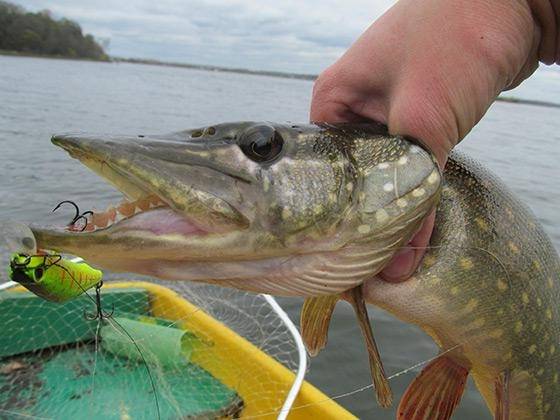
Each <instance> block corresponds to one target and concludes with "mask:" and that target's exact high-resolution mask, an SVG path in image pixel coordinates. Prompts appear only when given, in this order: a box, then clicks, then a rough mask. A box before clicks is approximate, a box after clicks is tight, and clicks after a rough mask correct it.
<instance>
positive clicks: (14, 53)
mask: <svg viewBox="0 0 560 420" xmlns="http://www.w3.org/2000/svg"><path fill="white" fill-rule="evenodd" d="M0 55H5V56H8V57H32V58H50V59H53V60H72V61H93V62H99V63H110V62H111V58H109V59H107V60H100V59H96V58H86V57H71V56H65V55H50V54H38V53H33V52H26V51H8V50H0Z"/></svg>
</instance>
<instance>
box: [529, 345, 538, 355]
mask: <svg viewBox="0 0 560 420" xmlns="http://www.w3.org/2000/svg"><path fill="white" fill-rule="evenodd" d="M536 351H537V346H536V345H535V344H531V345H530V346H529V354H533V353H534V352H536Z"/></svg>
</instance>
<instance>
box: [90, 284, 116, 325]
mask: <svg viewBox="0 0 560 420" xmlns="http://www.w3.org/2000/svg"><path fill="white" fill-rule="evenodd" d="M101 287H103V280H101V281H100V282H99V283H97V285H96V286H95V306H96V312H95V313H94V314H89V313H88V312H87V310H85V309H84V318H85V319H87V320H88V321H94V320H96V319H101V320H103V319H105V318H111V317H112V316H113V313H115V304H114V303H113V305H112V306H113V308H112V309H111V312H109V313H107V312H105V311H103V309H102V308H101Z"/></svg>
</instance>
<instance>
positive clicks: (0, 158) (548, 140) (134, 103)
mask: <svg viewBox="0 0 560 420" xmlns="http://www.w3.org/2000/svg"><path fill="white" fill-rule="evenodd" d="M311 89H312V82H309V81H302V80H292V79H281V78H272V77H264V76H250V75H241V74H233V73H220V72H207V71H198V70H187V69H179V68H171V67H157V66H147V65H133V64H110V63H92V62H81V61H66V60H46V59H34V58H17V57H2V56H0V146H1V147H2V151H1V153H0V219H1V220H21V221H36V222H40V221H45V220H47V221H49V222H53V223H65V222H67V217H68V215H67V214H64V215H62V214H61V215H54V216H52V215H51V214H50V212H51V209H52V208H53V206H54V205H55V204H56V203H58V202H60V201H62V200H66V199H72V200H74V201H76V202H78V203H79V204H80V206H81V207H82V208H83V209H89V208H93V207H95V208H97V209H104V208H105V207H106V206H107V205H108V204H110V203H114V202H116V201H118V200H120V193H118V192H116V191H115V190H114V189H112V188H111V187H109V186H107V185H106V184H105V183H104V182H103V181H101V180H100V179H99V178H97V176H95V175H94V174H92V173H91V172H89V171H88V170H87V169H86V168H85V167H83V166H82V165H81V164H79V163H78V162H77V161H74V160H71V159H70V158H68V156H67V155H66V153H64V152H63V151H62V150H60V149H58V148H55V147H53V146H52V145H51V144H50V142H49V138H50V136H51V135H52V134H53V133H59V132H67V131H90V132H98V133H99V132H112V133H129V134H137V133H165V132H171V131H176V130H182V129H185V128H192V127H196V126H203V125H207V124H212V123H217V122H223V121H235V120H269V121H294V122H296V121H297V122H302V121H306V120H307V119H308V106H309V101H310V96H311ZM509 95H515V96H519V97H524V98H529V99H540V100H548V101H555V102H560V72H559V71H558V69H545V70H542V71H540V72H539V73H538V74H537V75H536V76H535V77H534V78H533V79H532V80H530V81H529V82H527V83H525V84H524V85H523V86H521V87H520V88H518V89H517V90H515V91H514V92H513V93H509ZM460 147H461V148H462V149H464V150H467V151H468V152H470V153H471V154H472V155H474V156H475V157H477V158H479V159H480V160H481V161H483V162H484V163H485V164H486V165H487V166H489V167H490V168H492V169H493V170H494V171H495V172H496V173H498V174H499V175H500V176H501V177H502V178H503V179H504V180H505V182H506V183H507V184H508V185H509V186H510V187H511V188H512V189H513V190H514V191H516V192H517V193H518V194H519V195H520V196H521V197H522V199H523V200H524V201H525V202H526V203H528V204H529V206H530V207H531V208H532V209H533V211H534V212H535V213H536V214H537V216H538V218H539V220H540V221H541V222H542V223H543V225H544V226H545V229H546V230H547V232H548V233H549V235H550V236H551V237H552V240H553V242H554V244H555V246H556V248H557V249H560V225H559V224H558V215H559V214H560V193H559V191H558V183H559V182H560V169H559V162H560V109H552V108H542V107H534V106H526V105H518V104H508V103H496V104H495V105H493V106H492V108H491V109H490V111H489V112H488V114H487V115H486V117H485V118H484V120H483V121H482V122H481V123H480V124H479V125H478V126H477V127H476V128H475V129H474V130H473V132H472V133H471V134H470V135H469V136H468V138H467V139H465V140H464V142H463V143H462V144H461V145H460ZM2 257H3V259H2V261H4V260H5V257H6V255H3V256H2ZM0 270H4V268H2V267H0ZM281 302H282V304H283V305H284V306H285V308H286V309H287V310H288V311H289V312H290V314H291V316H292V318H293V319H294V320H297V319H298V313H299V308H300V304H301V301H300V300H297V299H282V300H281ZM370 314H371V315H372V317H373V318H374V328H375V332H376V338H377V340H378V344H379V346H380V349H381V354H382V356H383V359H384V362H385V367H386V370H387V371H388V373H389V374H393V373H395V372H399V371H401V370H403V369H405V368H408V367H410V366H412V365H414V364H416V363H417V362H420V361H422V360H426V359H428V358H430V357H432V356H434V355H435V354H436V348H435V345H434V344H433V343H432V342H431V340H430V339H429V338H428V337H426V336H425V335H424V334H423V333H422V332H420V331H419V330H418V329H417V328H415V327H413V326H410V325H407V324H403V323H401V322H399V321H397V320H395V319H394V318H392V317H391V316H389V315H387V314H386V313H384V312H382V311H380V310H377V309H374V308H371V309H370ZM419 370H420V368H418V369H414V370H413V371H412V372H410V373H408V374H405V375H402V376H400V377H398V378H396V379H394V380H393V381H392V386H393V389H394V391H395V394H396V401H398V399H399V397H400V395H401V394H402V392H403V391H404V389H405V388H406V386H407V385H408V383H410V381H411V380H412V378H413V377H414V375H415V374H416V373H417V372H418V371H419ZM307 379H308V380H310V381H311V382H312V383H314V384H315V385H317V386H318V387H319V388H321V389H322V390H323V391H324V392H326V393H327V394H328V395H331V396H334V395H339V394H342V393H346V392H349V391H352V390H354V389H356V388H359V387H361V386H363V385H366V384H368V383H370V382H371V381H370V377H369V372H368V368H367V359H366V354H365V349H364V345H363V342H362V338H361V336H360V333H359V330H358V328H357V325H356V323H355V319H354V315H353V313H352V311H351V309H350V308H349V307H347V306H346V305H344V304H340V305H339V307H337V311H336V313H335V316H334V318H333V324H332V326H331V333H330V338H329V345H328V346H327V349H326V350H325V351H323V352H322V353H321V354H320V355H319V356H318V357H317V358H315V359H313V360H312V365H311V370H310V372H309V373H308V376H307ZM338 401H339V403H341V404H342V405H344V406H345V407H347V408H348V409H349V410H351V411H352V412H353V413H355V414H356V415H358V416H360V417H361V418H365V419H373V418H379V419H391V418H394V414H393V412H392V411H386V410H381V409H379V408H377V407H376V404H375V402H374V398H373V395H372V392H371V390H367V391H364V392H360V393H356V394H353V395H351V396H348V397H345V398H341V399H339V400H338ZM455 418H457V419H472V418H481V419H483V418H488V419H489V418H491V416H490V414H489V413H488V411H487V409H486V406H485V405H484V403H483V402H482V400H481V398H480V396H479V395H478V392H477V391H476V390H475V389H474V387H473V386H472V384H471V385H470V388H469V390H468V391H467V393H466V394H465V396H464V398H463V401H462V403H461V406H460V408H459V410H458V413H457V415H456V417H455Z"/></svg>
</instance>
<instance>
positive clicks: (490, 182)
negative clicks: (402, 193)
mask: <svg viewBox="0 0 560 420" xmlns="http://www.w3.org/2000/svg"><path fill="white" fill-rule="evenodd" d="M430 247H431V248H430V249H429V250H428V251H427V253H426V256H425V257H424V260H423V262H422V264H421V266H420V268H419V270H418V271H417V273H416V274H415V275H414V276H413V278H412V279H411V280H409V281H407V282H405V283H403V284H398V285H391V284H390V283H386V282H382V281H376V282H375V283H374V284H370V285H368V291H369V292H370V293H369V295H370V297H372V298H373V300H374V303H375V304H377V305H379V306H381V307H383V308H385V309H387V310H388V311H390V312H392V313H393V314H395V315H397V316H398V317H400V318H402V319H404V320H406V321H408V322H412V323H415V324H417V325H419V326H420V327H421V328H422V329H424V330H425V331H426V332H428V333H429V334H430V335H431V336H432V337H433V338H434V340H435V341H436V342H437V343H438V345H439V346H440V348H441V349H442V350H445V349H451V348H453V347H454V346H459V347H458V349H457V350H456V351H453V352H452V353H451V354H452V355H453V358H456V359H457V360H459V361H460V362H461V364H463V365H466V366H468V367H470V369H471V371H472V374H473V377H474V379H475V382H476V384H477V386H478V388H479V390H480V391H481V393H482V394H483V396H484V398H485V400H486V402H487V404H488V406H489V407H494V406H495V391H494V381H495V378H496V377H497V376H498V375H499V374H500V373H501V372H504V371H507V372H510V384H511V385H510V416H511V418H512V419H537V418H541V419H555V418H558V416H559V415H560V382H559V377H558V376H559V373H560V352H559V349H558V345H559V343H560V313H559V312H560V311H559V306H558V302H560V284H559V273H560V262H559V259H558V255H557V253H556V250H555V249H554V246H553V244H552V243H551V241H550V240H549V238H548V236H547V235H546V233H545V232H544V231H543V229H542V227H541V226H540V224H539V223H538V222H537V221H536V218H535V216H534V215H533V213H532V212H531V211H530V210H529V209H528V208H527V207H526V206H525V205H523V204H522V203H521V202H520V201H519V200H518V199H517V198H515V197H514V195H513V194H512V193H511V192H510V191H509V189H508V188H507V186H506V185H504V183H503V182H501V181H500V180H499V179H497V178H496V177H495V176H494V175H492V174H491V173H490V172H489V171H487V170H486V169H484V168H483V167H482V166H481V165H480V164H478V163H477V162H476V161H474V160H473V159H470V158H469V157H467V156H466V155H464V154H462V153H457V152H454V153H453V154H452V155H451V158H450V159H449V161H448V163H447V166H446V169H445V173H444V178H443V187H442V195H441V199H440V202H439V205H438V208H437V213H436V222H435V229H434V233H433V235H432V238H431V243H430Z"/></svg>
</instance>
